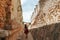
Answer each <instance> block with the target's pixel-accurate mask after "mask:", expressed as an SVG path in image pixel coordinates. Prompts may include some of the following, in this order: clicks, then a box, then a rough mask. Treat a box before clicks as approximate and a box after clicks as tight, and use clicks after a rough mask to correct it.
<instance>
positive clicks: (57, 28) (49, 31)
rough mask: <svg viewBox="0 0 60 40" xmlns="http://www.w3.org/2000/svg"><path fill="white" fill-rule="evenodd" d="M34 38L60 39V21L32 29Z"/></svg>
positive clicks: (38, 39)
mask: <svg viewBox="0 0 60 40" xmlns="http://www.w3.org/2000/svg"><path fill="white" fill-rule="evenodd" d="M31 34H32V36H33V38H34V40H60V23H56V24H51V25H46V26H43V27H40V28H36V29H32V30H31Z"/></svg>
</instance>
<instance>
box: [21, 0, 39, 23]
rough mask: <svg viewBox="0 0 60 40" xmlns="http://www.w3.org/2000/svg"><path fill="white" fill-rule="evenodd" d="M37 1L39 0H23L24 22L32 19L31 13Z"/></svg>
mask: <svg viewBox="0 0 60 40" xmlns="http://www.w3.org/2000/svg"><path fill="white" fill-rule="evenodd" d="M37 3H38V0H21V4H22V11H23V21H24V22H30V21H31V15H32V12H33V10H34V8H35V5H36V4H37Z"/></svg>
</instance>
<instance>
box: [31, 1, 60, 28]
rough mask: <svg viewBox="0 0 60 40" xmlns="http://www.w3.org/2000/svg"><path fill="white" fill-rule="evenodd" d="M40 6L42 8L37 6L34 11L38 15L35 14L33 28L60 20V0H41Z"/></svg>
mask: <svg viewBox="0 0 60 40" xmlns="http://www.w3.org/2000/svg"><path fill="white" fill-rule="evenodd" d="M38 6H39V8H40V10H39V11H37V9H38V7H36V8H35V11H34V12H33V13H34V14H35V15H36V14H37V16H35V15H34V14H33V16H32V19H33V20H32V22H31V28H35V27H42V26H44V25H50V24H54V23H59V22H60V0H39V4H38ZM34 17H35V18H34Z"/></svg>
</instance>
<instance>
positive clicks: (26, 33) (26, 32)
mask: <svg viewBox="0 0 60 40" xmlns="http://www.w3.org/2000/svg"><path fill="white" fill-rule="evenodd" d="M24 33H25V35H26V38H28V33H29V30H28V28H27V25H26V24H25V29H24Z"/></svg>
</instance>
